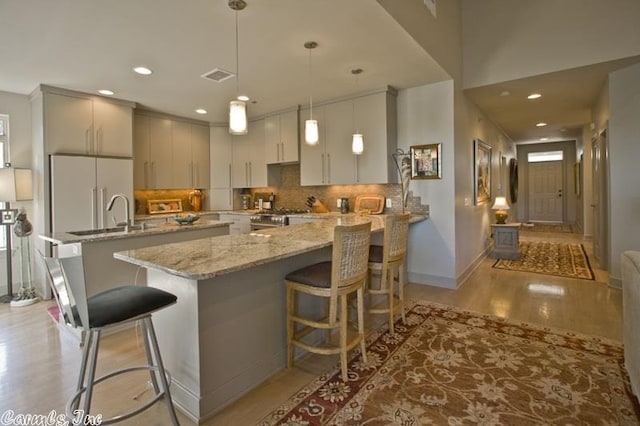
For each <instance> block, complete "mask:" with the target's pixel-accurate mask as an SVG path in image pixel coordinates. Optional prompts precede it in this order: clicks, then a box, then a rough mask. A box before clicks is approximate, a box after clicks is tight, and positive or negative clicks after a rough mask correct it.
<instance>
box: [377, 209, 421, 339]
mask: <svg viewBox="0 0 640 426" xmlns="http://www.w3.org/2000/svg"><path fill="white" fill-rule="evenodd" d="M410 217H411V214H410V213H405V214H401V215H389V216H387V217H386V218H385V220H384V239H383V245H382V246H378V245H372V246H371V247H369V279H368V280H367V281H368V285H367V294H368V295H376V296H380V295H381V296H384V297H385V298H386V304H385V306H383V307H377V306H376V307H369V308H368V309H367V311H368V312H369V313H372V314H388V315H389V332H390V333H391V335H394V334H395V330H394V327H393V320H394V317H395V314H396V311H397V310H400V315H401V317H402V322H406V318H405V314H404V286H405V284H406V277H405V272H404V269H405V268H404V262H405V258H406V254H407V235H408V232H409V218H410ZM396 272H397V274H398V280H397V281H398V292H397V295H396V294H395V292H394V287H395V281H396V279H395V275H396ZM373 276H379V277H380V280H379V286H378V287H377V288H375V287H374V286H373V281H372V280H371V278H372V277H373Z"/></svg>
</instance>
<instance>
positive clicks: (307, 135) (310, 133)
mask: <svg viewBox="0 0 640 426" xmlns="http://www.w3.org/2000/svg"><path fill="white" fill-rule="evenodd" d="M318 139H319V136H318V120H306V121H305V122H304V141H305V142H306V143H307V145H317V144H318Z"/></svg>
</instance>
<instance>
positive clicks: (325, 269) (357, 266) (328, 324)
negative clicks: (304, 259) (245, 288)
mask: <svg viewBox="0 0 640 426" xmlns="http://www.w3.org/2000/svg"><path fill="white" fill-rule="evenodd" d="M370 239H371V222H366V223H363V224H358V225H348V226H336V227H335V228H334V235H333V253H332V257H331V261H327V262H320V263H316V264H313V265H310V266H307V267H304V268H301V269H298V270H297V271H294V272H291V273H290V274H288V275H287V276H286V277H285V283H286V287H287V366H288V367H289V368H291V367H293V358H294V357H293V355H294V353H293V351H294V347H299V348H302V349H304V350H306V351H308V352H313V353H316V354H323V355H330V354H340V369H341V372H342V380H343V381H345V382H346V381H347V379H348V374H347V353H348V351H349V350H351V349H353V348H354V347H356V346H357V345H358V344H360V349H361V351H362V359H363V361H364V362H367V351H366V346H365V339H364V285H365V279H366V277H367V261H368V254H369V243H370ZM296 292H300V293H304V294H308V295H312V296H319V297H323V298H326V299H328V306H327V308H328V317H327V318H323V319H321V320H315V319H310V318H306V317H303V316H302V315H301V313H300V312H296V311H297V309H296ZM354 292H355V293H356V295H357V311H358V314H357V317H358V331H357V333H356V334H355V335H354V336H353V337H351V338H349V336H348V335H347V333H348V322H347V321H348V313H347V299H348V297H349V295H350V294H353V293H354ZM338 305H339V307H338ZM338 311H339V312H338ZM296 323H298V324H302V325H303V326H304V327H303V328H302V329H301V330H296ZM318 329H321V330H325V331H328V332H329V333H328V334H329V337H330V332H331V330H334V329H337V330H338V334H339V339H338V340H339V341H338V344H337V345H335V344H331V342H330V339H327V341H326V342H324V344H323V345H320V346H315V345H312V344H309V343H305V342H303V341H302V338H303V337H304V336H306V335H308V334H309V333H311V332H312V331H314V330H318Z"/></svg>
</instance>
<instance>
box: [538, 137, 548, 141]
mask: <svg viewBox="0 0 640 426" xmlns="http://www.w3.org/2000/svg"><path fill="white" fill-rule="evenodd" d="M540 140H541V141H548V140H549V138H540Z"/></svg>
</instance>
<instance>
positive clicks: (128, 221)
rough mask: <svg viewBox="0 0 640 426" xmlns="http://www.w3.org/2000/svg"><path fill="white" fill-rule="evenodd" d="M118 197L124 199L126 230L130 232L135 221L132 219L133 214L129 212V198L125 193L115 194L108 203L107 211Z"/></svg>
mask: <svg viewBox="0 0 640 426" xmlns="http://www.w3.org/2000/svg"><path fill="white" fill-rule="evenodd" d="M116 198H122V199H123V200H124V209H125V211H124V213H125V222H124V232H129V230H130V229H131V226H133V221H132V220H131V216H130V214H129V199H128V198H127V197H126V195H124V194H115V195H114V196H113V197H111V200H109V204H107V211H111V208H112V207H113V203H114V202H115V201H116Z"/></svg>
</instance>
